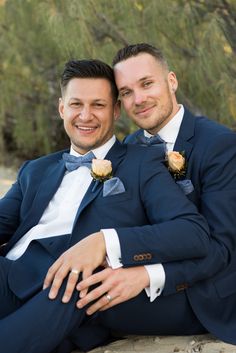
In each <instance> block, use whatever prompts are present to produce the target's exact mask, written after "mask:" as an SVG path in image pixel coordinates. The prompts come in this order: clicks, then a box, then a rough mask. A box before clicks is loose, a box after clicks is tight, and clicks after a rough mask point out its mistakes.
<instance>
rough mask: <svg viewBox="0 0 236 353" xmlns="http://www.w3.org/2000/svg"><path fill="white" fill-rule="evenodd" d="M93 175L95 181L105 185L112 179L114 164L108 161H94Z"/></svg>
mask: <svg viewBox="0 0 236 353" xmlns="http://www.w3.org/2000/svg"><path fill="white" fill-rule="evenodd" d="M91 175H92V177H93V179H94V180H96V181H99V182H101V183H103V182H104V181H106V180H108V179H111V178H112V164H111V161H109V160H107V159H93V160H92V168H91Z"/></svg>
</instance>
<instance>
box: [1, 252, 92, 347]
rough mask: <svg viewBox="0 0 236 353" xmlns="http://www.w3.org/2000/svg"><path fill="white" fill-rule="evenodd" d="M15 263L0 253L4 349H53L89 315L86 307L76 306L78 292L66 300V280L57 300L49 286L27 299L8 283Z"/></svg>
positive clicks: (2, 339)
mask: <svg viewBox="0 0 236 353" xmlns="http://www.w3.org/2000/svg"><path fill="white" fill-rule="evenodd" d="M11 264H12V262H11V261H10V260H8V259H6V258H3V257H0V342H1V345H0V353H22V352H24V353H49V352H51V351H53V349H55V347H57V346H58V345H59V344H60V343H61V342H62V341H63V340H64V338H66V337H67V336H68V335H69V333H70V332H71V331H73V327H74V326H75V325H76V327H79V326H80V325H81V323H82V321H83V320H84V318H85V310H83V309H82V310H78V309H77V308H76V301H77V300H78V292H77V291H75V292H74V294H73V296H72V299H71V301H70V303H69V304H63V303H62V301H61V298H62V295H63V293H64V290H65V284H66V283H64V284H63V286H62V287H61V290H60V291H59V295H58V297H57V298H56V299H55V300H50V299H49V298H48V292H49V289H46V290H41V291H39V293H37V294H36V295H34V296H33V297H32V298H30V299H28V300H27V301H26V302H23V301H21V300H19V299H18V298H17V297H16V296H15V295H14V293H12V291H11V290H10V289H9V287H8V281H7V277H8V271H9V269H10V266H11Z"/></svg>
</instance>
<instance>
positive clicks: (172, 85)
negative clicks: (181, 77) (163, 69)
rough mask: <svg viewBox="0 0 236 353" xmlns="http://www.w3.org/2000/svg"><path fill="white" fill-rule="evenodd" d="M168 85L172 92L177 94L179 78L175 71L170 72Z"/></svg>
mask: <svg viewBox="0 0 236 353" xmlns="http://www.w3.org/2000/svg"><path fill="white" fill-rule="evenodd" d="M168 85H169V88H170V91H171V93H172V94H175V92H176V91H177V88H178V80H177V77H176V75H175V73H174V72H173V71H170V72H169V73H168Z"/></svg>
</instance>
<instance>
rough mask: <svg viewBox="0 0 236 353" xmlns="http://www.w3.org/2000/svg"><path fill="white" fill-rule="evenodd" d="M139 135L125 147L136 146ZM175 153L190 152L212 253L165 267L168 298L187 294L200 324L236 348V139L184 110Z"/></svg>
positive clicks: (190, 167) (190, 165) (197, 200)
mask: <svg viewBox="0 0 236 353" xmlns="http://www.w3.org/2000/svg"><path fill="white" fill-rule="evenodd" d="M139 134H143V130H138V131H136V132H135V133H134V134H132V135H130V136H128V137H127V138H126V140H125V142H126V143H136V138H137V136H138V135H139ZM174 150H175V151H184V152H185V155H186V158H187V175H186V179H190V180H191V181H192V184H193V185H194V190H193V192H192V193H190V194H189V195H188V197H189V199H190V200H191V201H192V202H194V203H195V204H196V206H197V207H198V209H199V211H200V212H201V213H202V214H203V215H204V216H205V218H206V220H207V222H208V224H209V227H210V233H211V247H210V250H209V252H208V255H207V256H206V257H205V258H203V259H200V260H199V259H198V260H195V259H192V260H190V261H189V260H186V261H175V262H168V263H165V264H163V265H164V269H165V273H166V283H165V288H164V291H163V295H171V294H174V293H176V292H177V291H179V290H186V293H187V295H188V298H189V300H190V303H191V306H192V308H193V310H194V312H195V314H196V316H197V317H198V318H199V320H200V321H201V323H202V324H203V325H204V326H205V327H206V328H207V329H208V330H209V331H210V332H212V333H213V334H215V335H216V336H218V337H220V338H222V339H223V340H225V341H228V342H230V343H234V344H236V339H235V331H236V134H235V133H234V132H232V131H231V130H229V129H228V128H226V127H224V126H222V125H220V124H217V123H216V122H213V121H211V120H209V119H207V118H205V117H195V116H193V115H192V114H191V113H190V112H189V111H188V110H185V113H184V117H183V121H182V124H181V127H180V131H179V134H178V137H177V140H176V143H175V146H174ZM183 246H184V244H183ZM183 260H184V259H183Z"/></svg>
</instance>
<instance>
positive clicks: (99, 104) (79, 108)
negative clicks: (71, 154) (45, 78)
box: [59, 78, 120, 154]
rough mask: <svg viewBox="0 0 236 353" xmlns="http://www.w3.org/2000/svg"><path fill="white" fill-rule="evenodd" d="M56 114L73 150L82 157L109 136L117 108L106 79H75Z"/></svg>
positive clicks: (117, 114) (68, 86)
mask: <svg viewBox="0 0 236 353" xmlns="http://www.w3.org/2000/svg"><path fill="white" fill-rule="evenodd" d="M59 113H60V116H61V118H62V119H63V120H64V127H65V130H66V133H67V135H68V136H69V138H70V140H71V144H72V147H73V148H74V150H75V151H77V152H79V153H80V154H84V153H86V152H88V151H90V150H91V149H94V148H96V147H99V146H101V145H103V144H104V143H105V142H107V141H108V140H109V139H110V138H111V137H112V135H113V132H114V122H115V120H116V119H118V117H119V114H120V108H119V105H118V104H117V103H116V104H114V102H113V99H112V93H111V86H110V83H109V81H108V80H106V79H102V78H101V79H100V78H94V79H93V78H74V79H72V80H71V81H69V83H68V85H67V87H66V88H65V91H64V94H63V97H62V98H60V100H59Z"/></svg>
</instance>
